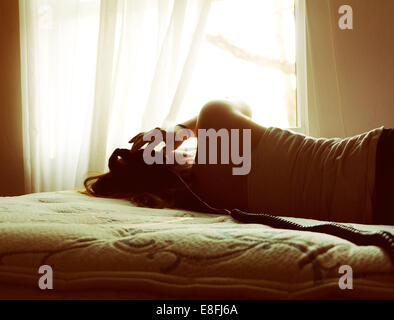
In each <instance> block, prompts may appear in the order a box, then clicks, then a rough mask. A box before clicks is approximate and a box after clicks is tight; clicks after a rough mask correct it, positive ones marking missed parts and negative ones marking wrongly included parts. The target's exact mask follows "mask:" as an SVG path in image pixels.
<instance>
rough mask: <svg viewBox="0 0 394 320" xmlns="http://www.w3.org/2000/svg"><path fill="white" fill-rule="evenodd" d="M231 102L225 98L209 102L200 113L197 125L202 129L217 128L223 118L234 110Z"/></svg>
mask: <svg viewBox="0 0 394 320" xmlns="http://www.w3.org/2000/svg"><path fill="white" fill-rule="evenodd" d="M233 111H234V110H233V107H232V106H231V104H230V103H229V102H227V101H225V100H212V101H209V102H207V103H206V104H205V105H204V106H203V107H202V108H201V110H200V113H199V115H198V122H197V127H198V128H200V129H210V128H213V129H217V128H219V127H220V126H221V125H220V123H221V122H223V118H224V117H226V115H229V114H231V113H232V112H233Z"/></svg>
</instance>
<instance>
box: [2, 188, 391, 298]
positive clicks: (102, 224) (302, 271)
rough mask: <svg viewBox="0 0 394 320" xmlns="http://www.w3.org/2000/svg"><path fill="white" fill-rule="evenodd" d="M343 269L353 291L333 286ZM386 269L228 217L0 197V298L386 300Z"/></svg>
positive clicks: (319, 242)
mask: <svg viewBox="0 0 394 320" xmlns="http://www.w3.org/2000/svg"><path fill="white" fill-rule="evenodd" d="M294 221H297V222H301V223H306V224H307V223H317V221H312V220H304V219H294ZM355 227H358V228H361V229H366V230H374V229H384V230H387V231H389V232H392V233H393V232H394V227H393V226H368V225H355ZM42 265H48V266H50V267H51V268H52V270H53V289H51V290H50V289H47V290H41V289H40V288H39V286H38V281H39V278H40V277H41V276H42V275H41V274H39V273H38V269H39V267H40V266H42ZM342 265H348V266H350V267H351V268H352V271H353V273H352V276H353V288H352V289H340V287H339V285H338V283H339V279H340V277H341V276H342V274H340V273H339V268H340V266H342ZM393 270H394V269H393V265H392V264H391V261H390V259H389V257H388V256H387V255H386V253H385V252H384V251H383V250H381V249H380V248H378V247H375V246H364V247H361V246H356V245H354V244H352V243H350V242H348V241H346V240H343V239H340V238H337V237H334V236H330V235H324V234H319V233H312V232H305V231H302V232H301V231H289V230H283V229H273V228H270V227H267V226H264V225H258V224H243V223H239V222H236V221H234V220H233V219H232V218H231V217H228V216H220V215H213V214H204V213H196V212H189V211H181V210H163V209H148V208H138V207H135V206H133V205H131V204H130V203H129V202H127V201H125V200H116V199H101V198H93V197H89V196H86V195H83V194H80V193H78V192H75V191H62V192H51V193H36V194H29V195H24V196H20V197H3V198H0V298H3V299H4V298H37V299H40V298H54V299H57V298H64V299H67V298H74V299H75V298H77V299H78V298H90V299H91V298H99V299H100V298H114V299H134V298H138V299H150V298H153V299H167V298H168V299H173V298H174V299H233V298H234V299H288V298H290V299H304V298H307V299H310V298H312V299H320V298H351V299H354V298H356V299H357V298H378V299H379V298H389V299H393V298H394V273H393Z"/></svg>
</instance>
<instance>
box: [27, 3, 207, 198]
mask: <svg viewBox="0 0 394 320" xmlns="http://www.w3.org/2000/svg"><path fill="white" fill-rule="evenodd" d="M211 1H212V0H185V1H180V0H172V1H171V0H149V1H147V0H136V1H127V0H102V1H99V0H20V1H19V4H20V26H21V63H22V64H21V68H22V103H23V128H24V129H23V130H24V132H23V137H24V145H23V148H24V158H25V180H26V192H41V191H53V190H64V189H71V188H76V187H81V186H82V181H83V179H84V177H85V176H86V175H87V174H88V173H93V172H94V173H97V172H103V171H105V170H106V161H107V159H108V157H109V155H110V153H111V152H112V151H113V149H114V148H116V147H122V146H123V147H124V146H127V141H128V140H129V139H130V138H131V137H132V136H133V135H135V134H136V133H138V132H139V131H141V130H147V129H151V128H152V127H155V126H157V125H158V124H160V123H161V124H163V125H170V124H171V123H170V122H171V119H174V115H176V114H177V112H178V110H179V105H181V103H182V99H183V95H184V92H185V90H186V88H187V86H188V83H189V79H190V75H191V73H192V71H193V68H194V66H195V59H196V57H197V52H198V49H199V46H200V42H201V40H202V36H203V35H204V29H205V25H206V21H207V17H208V14H209V10H210V6H211ZM169 114H171V117H170V118H168V115H169ZM166 117H167V120H166V121H165V119H166ZM164 122H165V123H164ZM125 143H126V144H125Z"/></svg>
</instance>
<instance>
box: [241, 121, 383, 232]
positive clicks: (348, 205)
mask: <svg viewBox="0 0 394 320" xmlns="http://www.w3.org/2000/svg"><path fill="white" fill-rule="evenodd" d="M382 131H383V127H380V128H377V129H374V130H371V131H369V132H366V133H363V134H359V135H356V136H353V137H349V138H345V139H341V138H329V139H327V138H313V137H309V136H306V135H303V134H300V133H296V132H293V131H291V130H287V129H279V128H275V127H269V128H266V130H265V134H263V135H262V137H261V139H260V141H259V143H258V145H257V146H256V148H255V149H253V150H252V165H251V166H252V169H251V171H250V173H249V175H248V207H249V208H248V209H249V211H251V212H264V213H270V214H275V215H279V216H288V217H302V218H310V219H317V220H327V221H337V222H355V223H366V224H369V223H371V222H372V209H373V203H372V200H373V193H374V185H375V163H376V149H377V143H378V140H379V137H380V134H381V133H382Z"/></svg>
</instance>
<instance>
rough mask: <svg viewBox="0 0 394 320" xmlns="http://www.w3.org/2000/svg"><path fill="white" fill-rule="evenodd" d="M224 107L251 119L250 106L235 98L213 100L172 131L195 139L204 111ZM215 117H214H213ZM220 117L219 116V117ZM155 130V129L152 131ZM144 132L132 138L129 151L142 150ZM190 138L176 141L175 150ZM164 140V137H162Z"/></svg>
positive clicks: (186, 137)
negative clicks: (188, 131) (187, 131)
mask: <svg viewBox="0 0 394 320" xmlns="http://www.w3.org/2000/svg"><path fill="white" fill-rule="evenodd" d="M218 104H219V105H220V104H222V105H225V106H226V108H230V109H231V111H232V112H234V113H238V114H239V113H240V114H242V116H244V117H245V118H248V119H249V118H251V117H252V109H251V108H250V106H249V105H248V104H247V103H246V102H245V101H243V100H240V99H236V98H231V97H226V98H224V99H219V100H213V101H210V102H208V103H206V104H205V105H204V106H203V107H202V108H201V110H200V113H199V115H198V116H195V117H193V118H192V119H189V120H187V121H184V122H182V123H180V124H177V125H176V126H175V127H174V129H173V130H172V131H174V133H175V134H176V133H177V132H179V131H181V130H182V129H185V128H186V129H189V130H191V131H192V132H193V135H194V137H197V125H198V122H199V120H201V119H200V118H202V117H204V114H206V112H205V110H206V109H208V108H211V106H212V105H218ZM215 117H216V116H215ZM219 117H220V115H219ZM153 130H155V129H153ZM143 136H144V132H141V133H139V134H138V135H136V136H135V137H134V138H132V139H131V140H130V141H129V143H133V146H132V148H131V151H136V150H138V149H140V148H142V147H143V146H144V145H145V144H146V143H147V142H146V141H144V140H143ZM189 137H190V135H189V136H187V135H185V137H184V140H183V141H178V142H177V143H176V145H175V146H174V147H175V149H177V148H178V147H179V146H180V145H181V144H182V143H183V142H184V141H185V140H187V139H188V138H189ZM164 140H165V137H164Z"/></svg>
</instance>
